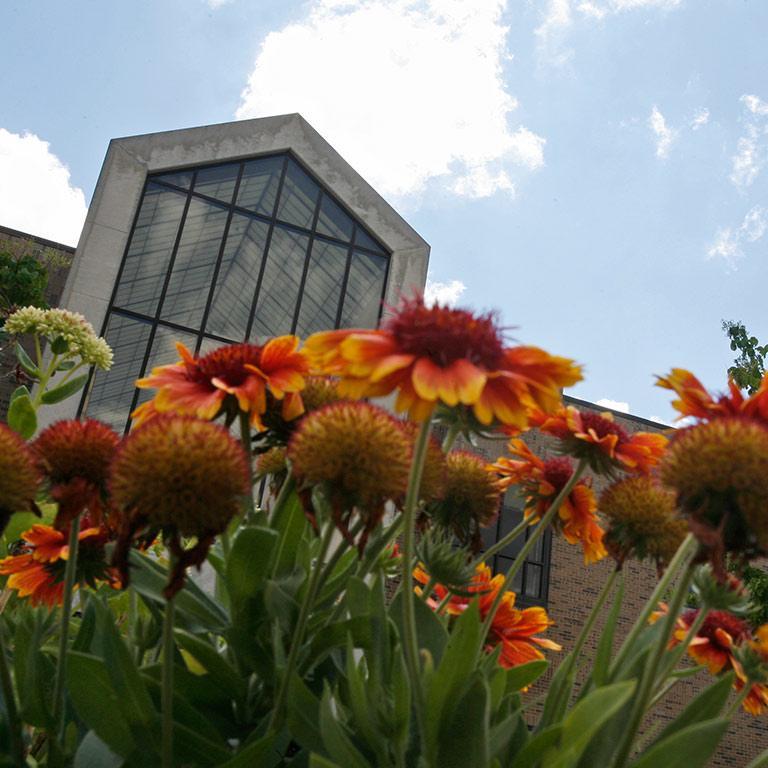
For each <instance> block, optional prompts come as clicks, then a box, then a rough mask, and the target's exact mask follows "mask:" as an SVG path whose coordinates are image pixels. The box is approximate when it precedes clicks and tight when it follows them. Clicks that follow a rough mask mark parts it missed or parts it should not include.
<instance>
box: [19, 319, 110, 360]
mask: <svg viewBox="0 0 768 768" xmlns="http://www.w3.org/2000/svg"><path fill="white" fill-rule="evenodd" d="M5 330H6V331H7V332H8V333H14V334H19V333H34V334H37V335H38V336H44V337H45V338H46V339H48V340H49V341H51V342H53V341H56V340H57V339H63V340H64V341H66V343H67V352H66V353H65V354H64V356H65V357H77V356H79V357H81V358H82V360H83V362H84V363H87V364H88V365H95V366H96V367H97V368H101V369H102V370H104V371H107V370H109V369H110V368H111V367H112V349H111V348H110V346H109V344H107V342H106V341H105V340H104V339H102V338H101V337H100V336H97V335H96V331H94V330H93V326H92V325H91V324H90V323H89V322H88V321H87V320H86V319H85V318H84V317H83V316H82V315H81V314H79V313H77V312H70V311H69V310H68V309H39V308H38V307H22V308H21V309H17V310H16V311H15V312H14V313H12V314H11V315H9V316H8V319H7V320H6V321H5Z"/></svg>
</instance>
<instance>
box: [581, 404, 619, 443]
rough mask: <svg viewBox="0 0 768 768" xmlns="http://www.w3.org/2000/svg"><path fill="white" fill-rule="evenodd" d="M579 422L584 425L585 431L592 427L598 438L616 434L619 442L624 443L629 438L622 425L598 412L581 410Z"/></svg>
mask: <svg viewBox="0 0 768 768" xmlns="http://www.w3.org/2000/svg"><path fill="white" fill-rule="evenodd" d="M581 423H582V425H583V426H584V431H585V432H588V431H589V430H590V429H593V430H594V431H595V434H596V435H597V436H598V437H599V438H603V437H607V436H608V435H616V436H617V437H618V438H619V443H624V442H626V441H627V440H629V435H628V434H627V432H626V430H625V429H624V428H623V427H620V426H619V425H618V424H617V423H616V422H615V421H611V419H606V418H605V416H601V415H600V414H599V413H592V412H591V411H582V412H581Z"/></svg>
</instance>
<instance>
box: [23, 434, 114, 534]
mask: <svg viewBox="0 0 768 768" xmlns="http://www.w3.org/2000/svg"><path fill="white" fill-rule="evenodd" d="M119 442H120V437H119V436H118V434H117V433H116V432H115V431H114V430H113V429H111V428H110V427H108V426H107V425H106V424H103V423H102V422H100V421H96V420H95V419H87V420H86V421H76V420H71V421H57V422H56V423H54V424H52V425H51V426H50V427H48V428H47V429H45V430H43V431H42V432H41V433H40V435H39V436H38V438H37V439H36V440H35V441H34V443H32V451H33V453H34V455H35V458H36V460H37V466H38V469H39V470H40V471H41V472H42V473H43V475H45V476H46V477H47V478H48V480H49V481H50V484H51V497H52V498H53V499H54V501H57V502H58V504H59V509H58V512H57V513H56V520H55V522H54V526H55V527H56V528H58V529H59V530H62V529H63V528H65V527H67V526H68V525H69V524H70V522H71V521H72V518H74V517H76V516H77V515H79V514H80V513H81V512H83V511H84V510H86V509H87V510H88V512H89V514H90V517H91V519H92V520H93V521H94V523H95V524H96V525H99V524H101V521H102V515H103V511H104V505H105V496H106V492H107V479H108V477H109V466H110V463H111V462H112V459H113V458H114V455H115V451H116V450H117V446H118V443H119Z"/></svg>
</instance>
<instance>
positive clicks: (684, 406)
mask: <svg viewBox="0 0 768 768" xmlns="http://www.w3.org/2000/svg"><path fill="white" fill-rule="evenodd" d="M656 384H657V385H658V386H659V387H663V388H664V389H671V390H673V391H674V392H676V393H677V395H679V398H680V399H679V400H673V401H672V405H673V406H674V407H675V408H676V409H677V410H678V411H679V412H680V417H679V418H683V417H686V416H688V417H692V418H695V419H698V420H700V421H712V420H714V419H719V418H723V417H734V416H738V417H743V418H747V419H752V420H754V421H758V422H760V423H762V424H764V425H766V426H768V373H766V374H765V376H764V377H763V380H762V382H761V384H760V387H759V388H758V390H757V392H755V393H754V394H753V395H752V396H751V397H744V395H743V394H742V392H741V390H740V389H739V388H738V386H737V385H736V383H735V382H734V381H733V380H730V381H729V382H728V393H727V394H722V395H719V396H718V397H717V399H715V398H714V397H713V396H712V395H710V393H709V392H707V390H706V389H705V388H704V385H703V384H702V383H701V382H700V381H699V380H698V379H697V378H696V377H695V376H694V375H693V374H692V373H691V372H690V371H686V370H685V369H683V368H673V369H672V371H671V373H670V374H669V375H668V376H658V377H657V381H656Z"/></svg>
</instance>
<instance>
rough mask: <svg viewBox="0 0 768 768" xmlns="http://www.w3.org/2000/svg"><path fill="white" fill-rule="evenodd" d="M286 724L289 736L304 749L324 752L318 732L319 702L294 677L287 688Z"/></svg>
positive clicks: (299, 680)
mask: <svg viewBox="0 0 768 768" xmlns="http://www.w3.org/2000/svg"><path fill="white" fill-rule="evenodd" d="M286 705H287V709H288V713H287V718H286V719H287V722H288V728H289V729H290V731H291V735H292V736H293V737H294V738H295V739H296V740H297V741H298V742H299V743H300V744H301V745H302V746H303V747H304V748H305V749H309V750H314V751H320V752H325V746H324V742H323V737H322V734H321V732H320V728H319V727H318V726H319V722H320V701H319V700H318V699H317V697H316V696H315V695H314V694H313V693H312V691H310V690H309V688H307V686H306V685H305V684H304V681H303V680H302V679H301V678H300V677H299V676H298V675H294V677H293V679H292V680H291V683H290V685H289V688H288V699H287V702H286Z"/></svg>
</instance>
